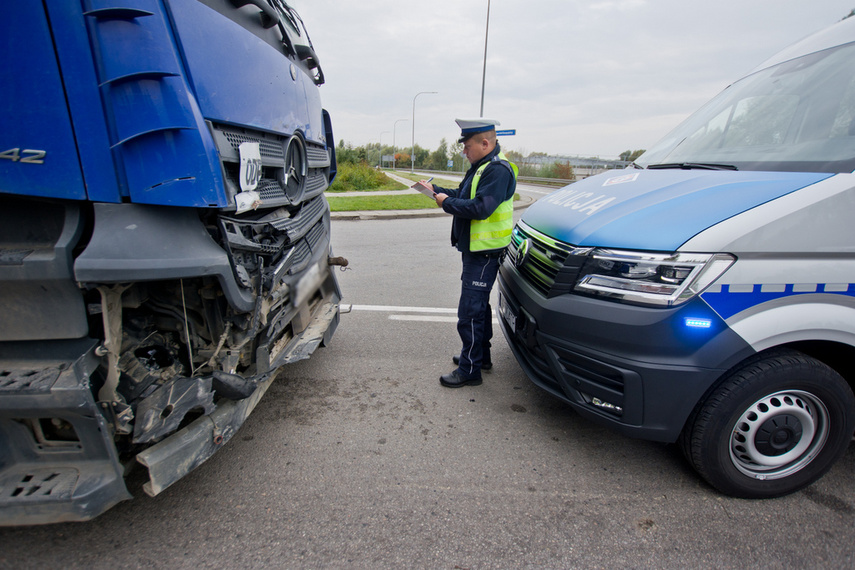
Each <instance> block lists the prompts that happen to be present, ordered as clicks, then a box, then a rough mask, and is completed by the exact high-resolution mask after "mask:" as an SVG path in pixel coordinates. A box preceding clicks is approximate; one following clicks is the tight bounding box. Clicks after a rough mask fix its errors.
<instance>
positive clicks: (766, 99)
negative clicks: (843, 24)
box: [636, 43, 855, 172]
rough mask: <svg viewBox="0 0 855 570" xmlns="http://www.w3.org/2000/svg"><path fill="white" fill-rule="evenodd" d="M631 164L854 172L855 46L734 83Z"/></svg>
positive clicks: (786, 65)
mask: <svg viewBox="0 0 855 570" xmlns="http://www.w3.org/2000/svg"><path fill="white" fill-rule="evenodd" d="M636 164H638V165H639V166H642V167H645V168H663V167H687V168H692V167H693V166H692V165H696V166H698V167H709V166H714V167H722V168H734V169H739V170H768V171H791V172H792V171H797V172H798V171H800V172H852V171H853V170H855V43H851V44H846V45H842V46H838V47H835V48H831V49H827V50H824V51H820V52H816V53H812V54H809V55H805V56H803V57H800V58H796V59H793V60H790V61H786V62H784V63H781V64H779V65H776V66H773V67H770V68H767V69H763V70H761V71H758V72H756V73H753V74H751V75H749V76H747V77H745V78H744V79H741V80H740V81H738V82H736V83H734V84H733V85H731V86H730V87H728V88H727V89H725V90H724V91H723V92H722V93H720V94H719V95H718V96H717V97H716V98H715V99H713V100H712V101H710V102H709V103H707V104H706V105H705V106H704V107H702V108H701V109H700V110H699V111H698V112H696V113H695V114H694V115H692V116H691V117H689V118H688V119H687V120H686V121H684V122H683V123H682V124H681V125H680V126H678V127H677V128H676V129H674V131H672V132H671V133H670V134H669V135H668V136H666V137H665V138H664V139H663V140H661V141H660V142H658V143H657V144H656V145H655V146H654V147H653V148H651V149H650V150H648V151H647V152H646V153H644V154H643V155H642V156H641V157H640V158H639V159H638V160H637V161H636Z"/></svg>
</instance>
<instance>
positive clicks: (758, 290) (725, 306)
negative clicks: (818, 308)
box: [701, 283, 855, 320]
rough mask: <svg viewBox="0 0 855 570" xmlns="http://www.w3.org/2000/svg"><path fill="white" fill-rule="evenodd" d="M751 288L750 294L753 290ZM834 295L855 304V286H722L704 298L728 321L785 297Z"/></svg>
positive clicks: (705, 294) (845, 284)
mask: <svg viewBox="0 0 855 570" xmlns="http://www.w3.org/2000/svg"><path fill="white" fill-rule="evenodd" d="M749 288H750V290H749ZM817 294H830V295H842V296H846V297H852V298H853V300H855V284H853V283H843V284H826V283H818V284H816V285H813V284H808V285H805V284H792V283H790V284H786V285H777V286H775V285H751V286H733V285H722V286H721V287H720V288H712V289H708V290H707V291H705V292H704V293H702V294H701V298H702V299H703V300H704V301H705V302H706V303H707V304H708V305H709V306H710V307H712V309H713V310H714V311H715V312H716V313H718V314H719V316H721V318H722V319H724V320H727V319H729V318H730V317H732V316H734V315H737V314H739V313H741V312H742V311H745V310H746V309H750V308H751V307H756V306H757V305H762V304H763V303H768V302H769V301H774V300H776V299H782V298H784V297H792V296H798V295H817Z"/></svg>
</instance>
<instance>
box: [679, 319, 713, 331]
mask: <svg viewBox="0 0 855 570" xmlns="http://www.w3.org/2000/svg"><path fill="white" fill-rule="evenodd" d="M683 322H685V323H686V326H687V327H689V328H693V329H708V328H710V327H711V326H712V321H711V320H710V319H696V318H693V317H686V318H685V319H684V321H683Z"/></svg>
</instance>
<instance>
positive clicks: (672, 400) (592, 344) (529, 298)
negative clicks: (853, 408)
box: [497, 261, 754, 442]
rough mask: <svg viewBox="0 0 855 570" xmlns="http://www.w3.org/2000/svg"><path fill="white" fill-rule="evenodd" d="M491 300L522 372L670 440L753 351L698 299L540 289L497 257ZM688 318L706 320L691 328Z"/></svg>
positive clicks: (593, 415)
mask: <svg viewBox="0 0 855 570" xmlns="http://www.w3.org/2000/svg"><path fill="white" fill-rule="evenodd" d="M498 281H499V293H500V303H499V307H498V309H497V312H498V314H499V315H498V316H499V323H500V325H501V328H502V332H503V333H504V335H505V338H506V339H507V341H508V344H509V345H510V347H511V350H512V352H513V353H514V356H515V357H516V359H517V361H518V362H519V364H520V366H521V367H522V369H523V371H524V372H525V373H526V375H527V376H528V377H529V379H530V380H531V381H532V382H533V383H534V384H536V385H537V386H539V387H540V388H542V389H544V390H546V391H547V392H549V393H551V394H553V395H554V396H557V397H558V398H560V399H562V400H564V401H565V402H567V403H568V404H570V406H571V407H573V409H574V410H576V411H577V412H578V413H579V414H580V415H582V416H584V417H586V418H589V419H591V420H593V421H595V422H598V423H600V424H604V425H607V426H609V427H612V428H614V429H616V430H617V431H619V432H620V433H622V434H624V435H627V436H631V437H638V438H642V439H649V440H654V441H664V442H671V441H675V440H676V439H677V437H678V436H679V434H680V431H681V430H682V429H683V425H684V424H685V422H686V419H687V418H688V416H689V414H690V413H691V412H692V410H693V409H694V407H695V405H696V404H697V403H698V402H699V401H700V400H701V398H702V397H703V395H704V394H705V392H706V391H707V390H708V389H709V388H710V387H711V386H712V385H713V384H714V383H715V382H716V380H717V379H718V378H719V377H721V375H722V374H723V373H724V372H725V371H726V370H727V369H728V368H730V366H732V365H734V364H735V363H737V362H739V361H740V360H742V359H743V358H745V357H747V356H748V355H750V354H752V353H753V352H754V351H753V350H752V349H751V347H750V346H748V345H747V344H746V343H745V342H744V341H743V340H742V339H741V338H740V337H738V336H737V335H736V334H735V333H733V332H732V331H731V330H730V329H728V328H727V326H726V325H725V323H724V322H723V321H721V319H719V318H718V317H717V316H716V315H715V313H714V312H713V311H711V310H710V309H709V307H708V306H706V304H705V303H703V301H701V300H699V299H696V300H694V301H691V302H689V303H687V304H686V305H683V306H681V307H677V308H647V307H637V306H631V305H626V304H622V303H617V302H613V301H606V300H600V299H593V298H588V297H582V296H579V295H572V294H565V295H560V296H556V297H552V298H546V297H544V296H543V295H542V294H540V293H539V292H538V291H536V290H535V289H534V288H533V287H531V286H530V285H529V284H528V283H527V282H526V281H525V280H524V279H523V278H522V277H521V276H520V274H519V273H518V272H517V271H516V270H515V269H514V267H513V266H512V265H511V262H510V261H505V263H504V265H503V266H502V268H501V270H500V274H499V280H498ZM689 317H693V318H703V319H706V320H709V322H710V327H709V328H705V329H692V328H690V327H687V326H686V324H685V323H686V322H687V321H686V319H687V318H689Z"/></svg>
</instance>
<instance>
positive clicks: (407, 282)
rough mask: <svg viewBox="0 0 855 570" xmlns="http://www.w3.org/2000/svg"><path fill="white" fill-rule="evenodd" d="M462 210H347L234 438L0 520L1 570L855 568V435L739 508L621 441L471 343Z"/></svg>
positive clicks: (669, 450)
mask: <svg viewBox="0 0 855 570" xmlns="http://www.w3.org/2000/svg"><path fill="white" fill-rule="evenodd" d="M449 224H450V219H449V218H448V217H445V216H440V217H433V218H425V219H405V220H376V221H335V222H334V223H333V232H334V246H335V253H336V254H337V255H343V256H345V257H347V258H348V259H349V260H350V269H349V270H348V271H345V272H341V273H339V274H338V275H339V279H340V282H341V285H342V289H343V291H344V293H345V303H350V304H353V310H352V311H351V312H350V313H348V314H344V315H342V318H341V324H340V326H339V329H338V332H337V333H336V336H335V338H334V339H333V343H332V345H331V346H329V347H326V348H323V349H321V350H319V351H318V352H317V353H316V354H315V355H314V356H313V357H312V358H311V359H310V360H308V361H304V362H301V363H298V364H295V365H292V366H290V367H288V368H287V369H286V370H285V371H284V372H283V373H282V374H281V376H280V378H279V379H278V380H277V382H275V383H274V384H273V386H272V388H271V389H270V391H269V392H268V393H267V394H266V395H265V397H264V399H263V400H262V401H261V403H260V404H259V407H258V408H257V409H256V410H255V412H254V413H253V415H252V416H250V418H249V420H248V421H247V423H246V424H245V425H244V427H243V428H242V429H241V431H240V432H239V433H238V434H237V435H236V436H235V437H234V438H233V439H232V441H230V442H229V443H228V444H227V445H226V446H225V447H224V449H223V450H221V451H220V452H219V453H218V454H216V455H215V456H214V457H213V458H212V459H211V460H210V461H208V462H207V463H205V464H204V465H202V466H201V467H200V468H199V469H197V470H196V471H195V472H193V473H191V474H190V475H189V476H187V477H185V478H184V479H182V480H181V481H179V482H178V483H176V484H175V485H174V486H173V487H171V488H169V489H168V490H166V491H165V492H164V493H162V494H161V495H159V496H157V497H155V498H149V497H147V496H145V495H144V494H143V493H142V491H141V489H140V484H141V479H140V477H138V476H132V478H131V483H132V492H133V493H134V495H135V497H136V498H135V499H134V500H133V501H128V502H125V503H122V504H120V505H118V506H117V507H115V508H114V509H112V510H111V511H108V512H107V513H106V514H104V515H102V516H101V517H99V518H98V519H96V520H94V521H91V522H88V523H78V524H61V525H52V526H45V527H32V528H5V529H0V567H3V568H6V567H8V568H45V567H64V568H83V567H87V568H111V569H112V568H115V567H117V566H118V567H131V568H133V567H159V568H167V567H168V568H198V567H202V568H271V567H273V568H393V567H394V568H441V569H444V568H447V569H459V568H473V569H474V568H526V567H537V568H599V567H602V568H740V569H742V568H852V567H853V566H855V480H854V479H853V473H855V446H850V449H849V452H848V453H847V455H846V456H845V457H844V459H843V460H842V461H841V462H840V463H839V464H838V465H837V466H836V467H835V468H834V469H833V470H832V471H831V472H830V473H829V474H828V475H826V477H824V478H823V479H822V480H820V481H819V482H818V483H817V484H815V485H814V486H812V487H811V488H809V489H807V490H805V491H802V492H799V493H796V494H793V495H791V496H788V497H784V498H781V499H775V500H768V501H745V500H739V499H731V498H728V497H724V496H722V495H721V494H719V493H717V492H716V491H714V490H713V489H711V488H710V487H708V486H707V485H706V484H705V483H703V482H702V481H701V480H700V479H699V478H698V477H697V476H696V475H695V473H694V472H693V471H692V470H691V469H690V468H689V466H688V464H687V463H686V462H685V461H684V460H683V458H682V457H681V455H680V453H679V452H678V450H677V449H676V447H675V446H672V445H664V444H658V443H650V442H644V441H637V440H631V439H627V438H624V437H622V436H619V435H617V434H615V433H612V432H610V431H608V430H606V429H604V428H600V427H598V426H595V425H593V424H591V423H589V422H587V421H585V420H583V419H582V418H580V417H578V416H577V415H576V414H574V413H573V412H572V411H570V410H569V409H568V408H567V407H565V406H564V405H563V404H562V403H560V402H559V401H557V400H555V399H553V398H551V397H550V396H548V395H546V394H544V393H542V392H541V391H540V390H539V389H537V388H536V387H534V386H533V385H531V384H530V383H529V382H528V380H527V379H526V378H525V377H524V375H523V374H522V372H521V370H520V369H519V367H518V366H517V364H516V363H515V361H514V360H513V357H512V356H511V354H510V351H509V350H508V348H507V345H506V343H505V341H504V339H503V338H502V337H501V333H500V332H499V331H498V330H497V335H498V337H497V338H495V342H494V350H493V355H494V356H493V361H494V364H495V366H494V369H493V371H492V372H490V373H486V374H485V382H484V384H483V385H482V386H478V387H466V388H461V389H455V390H450V389H446V388H442V387H441V386H440V385H439V382H438V379H439V375H440V374H442V373H445V372H447V371H450V370H451V369H452V368H453V365H452V364H451V356H452V354H454V353H455V351H456V350H458V348H459V339H458V338H457V335H456V330H455V325H454V320H455V318H454V307H455V306H456V299H457V294H458V288H459V269H460V267H459V266H460V261H459V256H458V254H457V253H456V252H455V251H453V250H452V249H451V247H450V246H449V244H448V233H449Z"/></svg>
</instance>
